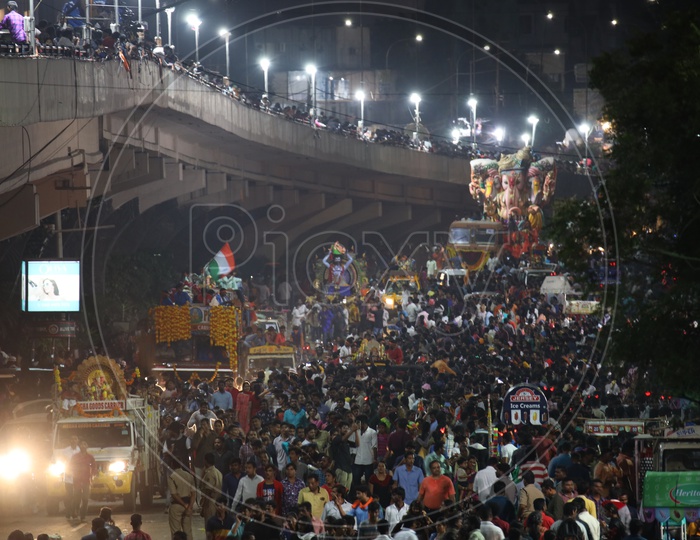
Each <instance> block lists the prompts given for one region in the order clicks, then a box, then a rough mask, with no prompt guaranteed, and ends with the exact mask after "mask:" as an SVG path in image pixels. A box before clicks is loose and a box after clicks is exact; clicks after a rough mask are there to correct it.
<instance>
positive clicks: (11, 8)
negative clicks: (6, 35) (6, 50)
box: [0, 0, 27, 45]
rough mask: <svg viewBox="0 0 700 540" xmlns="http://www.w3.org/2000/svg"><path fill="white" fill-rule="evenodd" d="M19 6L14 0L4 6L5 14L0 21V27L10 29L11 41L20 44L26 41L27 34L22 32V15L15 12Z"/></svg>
mask: <svg viewBox="0 0 700 540" xmlns="http://www.w3.org/2000/svg"><path fill="white" fill-rule="evenodd" d="M18 9H19V6H18V5H17V2H15V0H10V1H9V2H8V3H7V6H6V7H5V10H6V11H7V14H6V15H5V17H4V18H3V19H2V22H0V28H5V29H7V30H9V31H10V36H12V42H13V43H18V44H20V45H22V44H24V43H26V42H27V34H26V33H25V32H24V17H22V15H20V14H19V13H17V10H18Z"/></svg>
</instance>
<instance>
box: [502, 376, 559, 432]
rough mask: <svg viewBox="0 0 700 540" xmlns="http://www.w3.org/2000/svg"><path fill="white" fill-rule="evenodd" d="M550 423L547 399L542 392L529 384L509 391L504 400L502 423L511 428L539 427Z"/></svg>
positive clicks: (520, 385)
mask: <svg viewBox="0 0 700 540" xmlns="http://www.w3.org/2000/svg"><path fill="white" fill-rule="evenodd" d="M548 421H549V411H548V409H547V398H546V397H545V395H544V393H543V392H542V390H540V389H539V388H537V387H536V386H532V385H529V384H519V385H517V386H514V387H512V388H511V389H510V390H508V392H507V393H506V395H505V397H504V398H503V408H502V409H501V422H503V423H504V424H507V425H510V426H519V425H531V426H539V425H542V424H546V423H547V422H548Z"/></svg>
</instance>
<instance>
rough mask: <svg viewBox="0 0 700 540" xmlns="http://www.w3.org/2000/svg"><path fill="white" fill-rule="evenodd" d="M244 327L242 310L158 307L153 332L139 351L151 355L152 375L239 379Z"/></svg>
mask: <svg viewBox="0 0 700 540" xmlns="http://www.w3.org/2000/svg"><path fill="white" fill-rule="evenodd" d="M242 325H243V315H242V311H241V309H240V307H238V306H237V305H230V306H204V305H201V304H189V305H186V306H157V307H155V308H153V309H152V310H151V327H150V330H151V331H150V332H149V333H148V334H146V335H144V336H143V337H142V340H141V341H140V343H139V348H140V349H141V350H143V351H151V354H145V355H144V356H146V357H149V358H152V359H153V363H152V364H151V365H147V366H144V367H147V368H148V369H149V371H151V372H166V373H172V372H174V371H176V370H177V371H180V372H190V373H194V372H198V373H209V374H212V373H215V374H217V375H218V374H221V375H224V374H227V375H229V376H231V375H237V374H241V375H242V372H241V367H240V366H239V341H240V339H241V331H242Z"/></svg>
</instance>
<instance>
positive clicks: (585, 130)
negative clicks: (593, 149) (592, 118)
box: [578, 122, 591, 171]
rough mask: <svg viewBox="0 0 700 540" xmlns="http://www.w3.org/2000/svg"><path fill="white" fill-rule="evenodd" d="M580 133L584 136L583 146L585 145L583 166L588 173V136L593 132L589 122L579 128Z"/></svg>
mask: <svg viewBox="0 0 700 540" xmlns="http://www.w3.org/2000/svg"><path fill="white" fill-rule="evenodd" d="M578 131H579V133H580V134H581V135H583V144H584V155H583V165H584V167H585V168H586V171H588V134H589V133H590V131H591V126H589V125H588V123H587V122H583V123H582V124H581V125H580V126H579V127H578Z"/></svg>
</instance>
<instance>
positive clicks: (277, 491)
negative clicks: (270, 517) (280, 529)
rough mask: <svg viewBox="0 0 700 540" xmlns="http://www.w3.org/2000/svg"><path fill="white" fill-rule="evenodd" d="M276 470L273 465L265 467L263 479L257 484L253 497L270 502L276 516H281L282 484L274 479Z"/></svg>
mask: <svg viewBox="0 0 700 540" xmlns="http://www.w3.org/2000/svg"><path fill="white" fill-rule="evenodd" d="M276 474H277V469H276V468H275V466H274V465H267V466H266V467H265V479H264V480H263V481H262V482H260V483H259V484H258V487H257V489H256V493H255V495H256V496H257V497H258V499H262V500H264V501H266V502H271V503H272V504H274V506H275V512H276V513H277V515H278V516H280V515H282V492H283V489H284V488H283V487H282V482H279V481H278V480H277V479H276V477H275V476H276Z"/></svg>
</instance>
